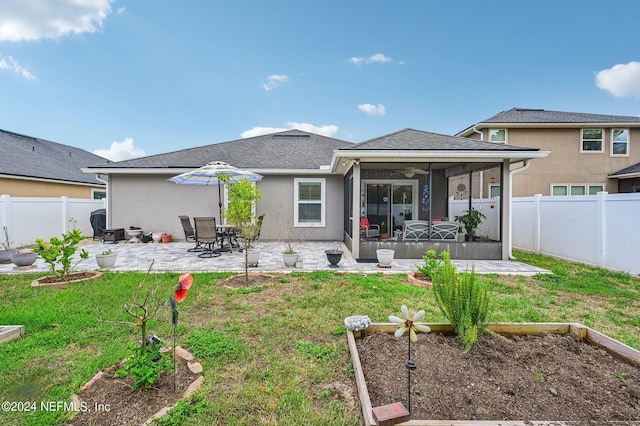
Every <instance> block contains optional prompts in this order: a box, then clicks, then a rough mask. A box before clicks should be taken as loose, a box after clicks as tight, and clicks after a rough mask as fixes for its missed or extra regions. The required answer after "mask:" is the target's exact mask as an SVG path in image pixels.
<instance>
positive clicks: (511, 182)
mask: <svg viewBox="0 0 640 426" xmlns="http://www.w3.org/2000/svg"><path fill="white" fill-rule="evenodd" d="M530 163H531V160H529V159H527V160H524V164H523V165H522V167H518V168H517V169H513V170H510V171H509V259H511V260H516V258H515V257H514V256H513V209H512V206H513V203H512V202H511V200H512V199H513V175H514V174H516V173H519V172H523V171H525V170H527V169H528V168H529V164H530Z"/></svg>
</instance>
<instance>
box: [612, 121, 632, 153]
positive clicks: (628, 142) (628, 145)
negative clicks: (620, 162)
mask: <svg viewBox="0 0 640 426" xmlns="http://www.w3.org/2000/svg"><path fill="white" fill-rule="evenodd" d="M614 130H626V131H627V142H626V144H627V152H626V153H624V154H614V153H613V143H614V140H613V131H614ZM610 139H611V145H610V146H609V148H610V152H611V155H610V156H611V157H628V156H629V147H630V146H631V143H630V141H629V139H631V131H630V130H629V129H627V128H622V127H616V128H615V129H611V136H610ZM616 143H621V142H616Z"/></svg>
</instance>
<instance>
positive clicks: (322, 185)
mask: <svg viewBox="0 0 640 426" xmlns="http://www.w3.org/2000/svg"><path fill="white" fill-rule="evenodd" d="M302 182H320V222H314V223H310V222H299V221H298V205H299V203H300V200H299V199H298V194H299V191H298V184H299V183H302ZM326 190H327V180H326V179H325V178H295V179H294V180H293V226H294V228H324V227H325V226H326V225H325V223H326V210H327V197H326ZM305 202H309V201H308V200H305Z"/></svg>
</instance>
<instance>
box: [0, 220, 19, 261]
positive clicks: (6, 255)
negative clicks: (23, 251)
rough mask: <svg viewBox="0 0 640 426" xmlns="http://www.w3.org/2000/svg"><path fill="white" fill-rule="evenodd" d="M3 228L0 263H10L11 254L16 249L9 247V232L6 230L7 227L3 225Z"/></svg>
mask: <svg viewBox="0 0 640 426" xmlns="http://www.w3.org/2000/svg"><path fill="white" fill-rule="evenodd" d="M3 229H4V242H3V243H0V245H2V250H0V263H11V255H12V254H15V253H17V252H18V250H16V249H12V248H11V241H9V233H8V232H7V227H6V226H3Z"/></svg>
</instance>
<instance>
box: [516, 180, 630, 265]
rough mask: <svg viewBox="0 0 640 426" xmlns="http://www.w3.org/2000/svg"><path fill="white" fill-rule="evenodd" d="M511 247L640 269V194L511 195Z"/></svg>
mask: <svg viewBox="0 0 640 426" xmlns="http://www.w3.org/2000/svg"><path fill="white" fill-rule="evenodd" d="M512 207H513V248H516V249H519V250H523V251H529V252H533V253H539V254H543V255H548V256H553V257H557V258H561V259H566V260H571V261H576V262H581V263H586V264H589V265H595V266H599V267H601V268H607V269H612V270H616V271H623V272H628V273H630V274H633V275H639V274H640V226H638V225H639V219H640V194H608V193H607V192H599V193H598V194H597V195H585V196H577V197H575V196H574V197H571V196H564V197H551V196H542V195H535V196H533V197H518V198H514V199H513V203H512Z"/></svg>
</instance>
